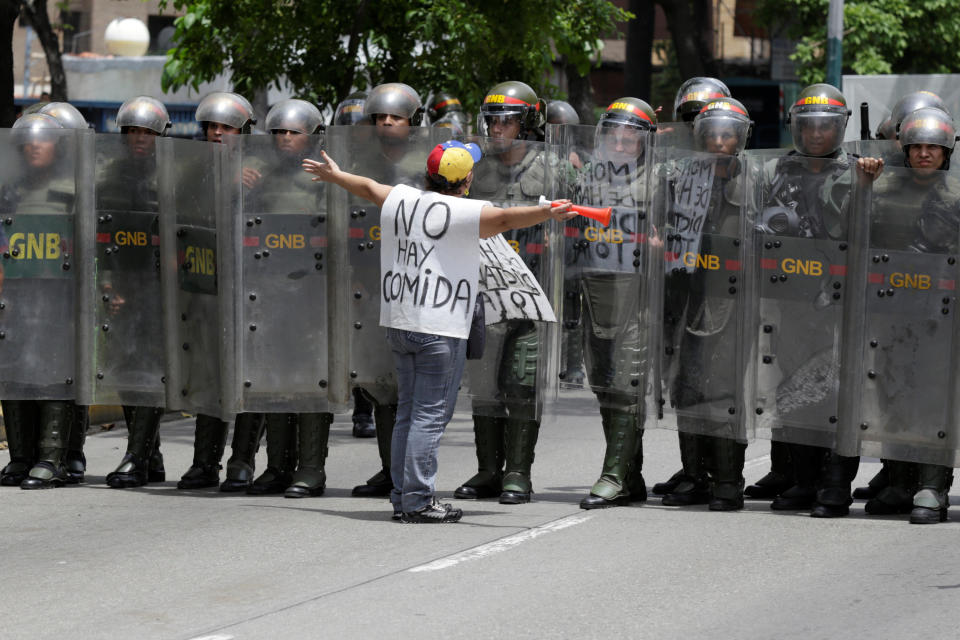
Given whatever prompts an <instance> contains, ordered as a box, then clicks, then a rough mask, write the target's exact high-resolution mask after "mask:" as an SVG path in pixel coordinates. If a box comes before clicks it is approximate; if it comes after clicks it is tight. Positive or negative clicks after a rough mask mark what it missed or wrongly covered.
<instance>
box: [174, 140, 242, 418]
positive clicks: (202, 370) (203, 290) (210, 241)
mask: <svg viewBox="0 0 960 640" xmlns="http://www.w3.org/2000/svg"><path fill="white" fill-rule="evenodd" d="M224 150H225V149H224V147H223V146H222V145H217V144H211V143H207V142H199V141H194V140H180V139H172V138H161V139H159V140H157V178H158V187H159V200H160V211H161V215H160V269H161V271H160V277H161V287H162V289H163V311H164V313H163V321H164V340H165V347H164V351H165V352H166V396H167V403H166V406H167V408H168V409H181V410H184V411H190V412H193V413H203V414H207V415H211V416H218V417H221V418H224V419H228V420H229V419H230V418H231V416H232V412H231V410H230V408H229V407H225V406H224V405H223V402H222V400H221V391H222V387H221V376H220V373H221V372H220V360H221V351H222V348H223V345H224V328H223V315H222V313H221V309H220V300H219V298H218V296H217V292H218V290H219V285H220V282H219V281H220V275H221V273H222V272H221V270H220V265H219V263H218V252H217V248H218V247H217V231H218V230H217V220H218V218H220V217H222V216H223V214H222V213H220V214H219V215H218V209H220V208H221V207H224V206H226V205H225V203H224V198H225V197H226V195H225V194H224V192H223V190H222V189H221V179H220V174H221V165H222V157H223V152H224Z"/></svg>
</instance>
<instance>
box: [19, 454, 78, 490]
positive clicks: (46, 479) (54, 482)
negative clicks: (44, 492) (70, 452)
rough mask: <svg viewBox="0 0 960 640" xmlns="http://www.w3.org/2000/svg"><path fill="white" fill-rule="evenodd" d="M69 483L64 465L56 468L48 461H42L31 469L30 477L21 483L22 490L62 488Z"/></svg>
mask: <svg viewBox="0 0 960 640" xmlns="http://www.w3.org/2000/svg"><path fill="white" fill-rule="evenodd" d="M66 482H67V472H66V470H65V469H64V468H63V465H59V466H57V467H54V466H53V464H51V463H49V462H47V461H46V460H41V461H40V462H38V463H37V464H35V465H33V468H32V469H30V475H28V476H27V477H26V478H24V480H23V482H21V483H20V488H21V489H54V488H56V487H62V486H63V485H64V484H66Z"/></svg>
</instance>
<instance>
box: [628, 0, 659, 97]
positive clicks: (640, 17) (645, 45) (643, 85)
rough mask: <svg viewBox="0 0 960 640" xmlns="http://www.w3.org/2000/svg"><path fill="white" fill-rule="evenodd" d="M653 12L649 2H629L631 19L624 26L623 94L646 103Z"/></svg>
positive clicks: (648, 92)
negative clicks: (625, 36)
mask: <svg viewBox="0 0 960 640" xmlns="http://www.w3.org/2000/svg"><path fill="white" fill-rule="evenodd" d="M655 9H656V7H655V4H654V1H653V0H630V7H629V11H630V13H632V14H633V15H634V16H636V17H634V18H633V19H632V20H630V21H629V22H628V23H627V56H626V57H627V59H626V61H625V65H624V66H625V68H624V74H623V93H624V95H627V96H631V97H634V98H640V99H641V100H646V101H647V102H649V101H650V77H651V74H652V73H653V62H652V60H651V57H652V56H653V26H654V19H655V13H654V10H655Z"/></svg>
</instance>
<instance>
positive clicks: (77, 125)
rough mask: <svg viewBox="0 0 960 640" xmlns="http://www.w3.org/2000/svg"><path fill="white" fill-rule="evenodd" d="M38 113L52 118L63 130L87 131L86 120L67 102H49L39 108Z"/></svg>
mask: <svg viewBox="0 0 960 640" xmlns="http://www.w3.org/2000/svg"><path fill="white" fill-rule="evenodd" d="M38 113H45V114H47V115H48V116H53V117H54V118H56V119H57V121H58V122H59V123H60V124H62V125H63V128H64V129H89V128H90V125H89V124H88V123H87V120H86V118H84V117H83V114H82V113H80V112H79V111H78V110H77V108H76V107H75V106H73V105H72V104H70V103H69V102H50V103H47V104H45V105H44V106H42V107H41V108H40V110H39V111H38Z"/></svg>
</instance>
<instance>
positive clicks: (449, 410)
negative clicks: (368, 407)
mask: <svg viewBox="0 0 960 640" xmlns="http://www.w3.org/2000/svg"><path fill="white" fill-rule="evenodd" d="M387 342H388V343H389V344H390V348H391V349H392V350H393V358H394V362H395V363H396V365H397V387H398V393H399V402H398V406H397V421H396V424H395V425H394V427H393V440H392V441H391V453H390V476H391V479H392V480H393V491H392V492H391V493H390V502H392V503H393V506H394V507H400V508H401V510H403V511H404V512H407V513H410V512H412V511H417V510H418V509H422V508H423V507H425V506H427V505H428V504H430V502H431V501H432V500H433V493H434V486H435V484H436V481H437V448H438V446H439V444H440V436H442V435H443V432H444V430H445V429H446V428H447V423H448V422H450V418H451V417H452V416H453V409H454V406H455V405H456V400H457V390H458V389H459V388H460V378H461V377H462V376H463V364H464V361H465V359H466V353H467V341H466V340H463V339H462V338H449V337H446V336H437V335H433V334H428V333H417V332H416V331H403V330H400V329H387Z"/></svg>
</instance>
